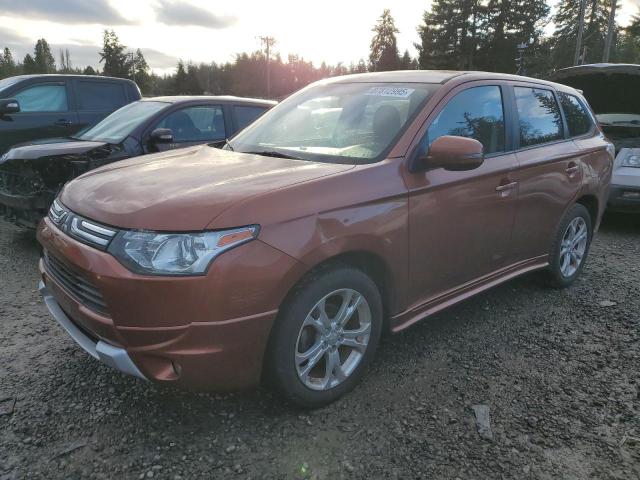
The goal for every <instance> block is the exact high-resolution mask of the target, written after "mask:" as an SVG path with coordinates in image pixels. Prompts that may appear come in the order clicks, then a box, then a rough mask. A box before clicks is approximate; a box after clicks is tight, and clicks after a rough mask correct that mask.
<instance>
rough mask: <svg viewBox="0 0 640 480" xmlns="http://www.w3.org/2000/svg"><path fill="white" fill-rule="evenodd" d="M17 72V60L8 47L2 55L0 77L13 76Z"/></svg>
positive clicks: (0, 56)
mask: <svg viewBox="0 0 640 480" xmlns="http://www.w3.org/2000/svg"><path fill="white" fill-rule="evenodd" d="M15 74H16V62H15V60H14V59H13V54H12V53H11V50H9V48H8V47H5V49H4V51H3V52H2V55H0V78H6V77H11V76H13V75H15Z"/></svg>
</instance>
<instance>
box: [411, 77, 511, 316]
mask: <svg viewBox="0 0 640 480" xmlns="http://www.w3.org/2000/svg"><path fill="white" fill-rule="evenodd" d="M504 88H505V85H504V84H503V83H501V82H495V83H491V84H484V83H478V84H471V85H469V84H466V85H463V86H461V87H458V88H456V89H454V90H453V91H452V92H450V93H449V94H448V95H447V97H445V99H444V100H443V101H442V103H441V106H439V107H437V108H436V110H435V111H434V113H433V114H432V115H431V116H430V119H429V120H427V123H428V124H429V126H428V129H427V130H426V131H424V133H422V134H421V140H420V141H421V142H427V143H428V144H431V142H433V140H435V139H436V138H438V137H440V136H442V135H457V136H463V137H470V138H475V139H476V140H478V141H480V142H481V143H482V144H483V146H484V151H485V160H484V163H483V164H482V165H481V166H480V167H478V168H476V169H475V170H469V171H447V170H444V169H442V168H435V169H429V170H427V171H426V172H421V173H410V174H407V175H406V177H405V181H406V183H407V187H408V189H409V259H410V263H409V271H410V280H411V281H410V284H411V286H410V291H409V301H410V303H411V304H420V303H423V302H424V301H428V300H429V299H433V298H436V297H439V296H441V295H445V294H447V292H452V291H454V290H457V289H458V288H461V287H462V286H463V285H464V284H465V283H468V282H472V281H474V280H477V279H479V278H481V277H483V276H486V275H488V274H490V273H492V272H494V271H496V270H500V269H501V268H503V267H505V266H507V265H508V264H509V263H510V255H511V252H510V240H511V230H512V228H513V222H514V218H515V212H516V201H517V187H516V184H515V183H514V179H513V178H512V172H513V171H514V170H515V168H516V167H517V162H516V158H515V155H514V154H513V153H512V152H510V148H509V145H510V143H511V142H510V139H509V137H510V132H509V131H508V129H507V126H508V125H509V124H508V122H505V120H506V119H508V118H509V112H508V108H505V100H506V97H505V95H504ZM443 104H444V105H443ZM423 128H424V127H423Z"/></svg>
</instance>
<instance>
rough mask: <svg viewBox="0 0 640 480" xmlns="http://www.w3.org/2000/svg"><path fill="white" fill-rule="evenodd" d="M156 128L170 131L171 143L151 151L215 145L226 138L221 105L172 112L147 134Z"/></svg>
mask: <svg viewBox="0 0 640 480" xmlns="http://www.w3.org/2000/svg"><path fill="white" fill-rule="evenodd" d="M156 128H168V129H169V130H171V132H172V133H173V142H172V143H166V144H158V145H156V146H155V148H154V149H152V151H165V150H172V149H175V148H184V147H189V146H192V145H200V144H203V143H217V142H221V141H224V139H225V138H227V137H228V135H227V128H228V126H227V125H226V123H225V114H224V108H223V107H222V105H190V106H186V107H181V108H178V109H175V110H172V111H170V112H169V113H167V115H165V116H164V117H163V118H161V119H160V120H159V121H158V122H157V123H156V124H155V125H154V126H153V127H152V128H151V129H149V131H148V134H150V133H151V132H152V131H153V130H155V129H156ZM148 134H147V135H148ZM145 143H146V144H148V141H146V142H145Z"/></svg>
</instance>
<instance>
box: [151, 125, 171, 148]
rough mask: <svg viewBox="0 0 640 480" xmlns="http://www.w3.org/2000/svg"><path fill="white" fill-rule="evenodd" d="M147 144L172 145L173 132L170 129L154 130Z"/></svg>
mask: <svg viewBox="0 0 640 480" xmlns="http://www.w3.org/2000/svg"><path fill="white" fill-rule="evenodd" d="M149 142H151V143H153V144H154V145H155V144H158V143H173V132H172V131H171V129H170V128H156V129H155V130H154V131H153V132H151V135H150V136H149Z"/></svg>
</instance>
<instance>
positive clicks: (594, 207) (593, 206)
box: [575, 194, 600, 228]
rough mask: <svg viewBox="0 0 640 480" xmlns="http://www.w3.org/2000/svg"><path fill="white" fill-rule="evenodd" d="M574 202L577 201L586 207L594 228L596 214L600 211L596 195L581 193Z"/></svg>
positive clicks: (596, 221) (596, 219)
mask: <svg viewBox="0 0 640 480" xmlns="http://www.w3.org/2000/svg"><path fill="white" fill-rule="evenodd" d="M575 203H579V204H580V205H582V206H584V207H585V208H586V209H587V211H588V212H589V215H590V216H591V224H592V226H593V228H595V226H596V224H597V223H598V214H599V212H600V204H599V201H598V197H596V196H595V195H592V194H586V195H582V196H581V197H579V198H578V199H577V200H576V202H575Z"/></svg>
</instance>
